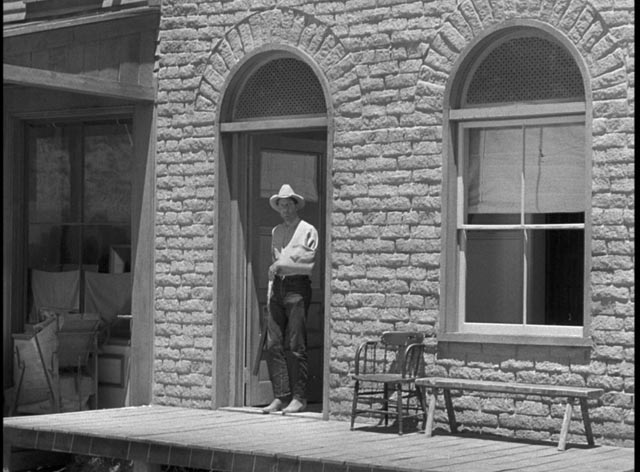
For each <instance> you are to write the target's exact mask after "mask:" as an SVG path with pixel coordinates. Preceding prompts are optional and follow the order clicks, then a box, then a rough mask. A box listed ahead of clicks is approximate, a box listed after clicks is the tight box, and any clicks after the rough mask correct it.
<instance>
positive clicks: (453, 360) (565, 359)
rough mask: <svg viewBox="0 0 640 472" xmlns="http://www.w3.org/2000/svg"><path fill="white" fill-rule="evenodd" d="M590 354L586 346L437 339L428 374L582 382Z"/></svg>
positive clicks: (516, 380) (507, 380)
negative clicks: (437, 342) (446, 341)
mask: <svg viewBox="0 0 640 472" xmlns="http://www.w3.org/2000/svg"><path fill="white" fill-rule="evenodd" d="M590 355H591V348H590V347H588V346H586V347H585V346H571V347H566V346H532V345H527V346H522V345H516V344H483V343H477V344H471V343H455V342H448V343H439V344H438V357H437V359H438V360H437V361H436V365H435V366H431V367H430V368H429V369H428V370H430V372H428V375H437V376H449V377H458V378H471V379H483V380H492V381H496V382H513V381H515V382H522V383H551V384H560V385H572V386H584V385H585V374H584V372H585V371H586V370H587V368H588V366H589V364H590V362H591V359H590ZM576 368H577V369H576Z"/></svg>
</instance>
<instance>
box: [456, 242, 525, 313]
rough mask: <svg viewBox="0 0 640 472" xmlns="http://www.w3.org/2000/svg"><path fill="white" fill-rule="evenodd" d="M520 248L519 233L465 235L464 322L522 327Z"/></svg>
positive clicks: (521, 259)
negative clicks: (514, 324) (506, 324)
mask: <svg viewBox="0 0 640 472" xmlns="http://www.w3.org/2000/svg"><path fill="white" fill-rule="evenodd" d="M523 247H524V246H523V233H522V232H521V231H467V249H466V262H467V274H466V298H465V304H466V313H465V320H466V321H467V322H473V323H516V324H522V320H523V316H522V287H523V283H522V277H523V273H524V271H523V254H524V252H523Z"/></svg>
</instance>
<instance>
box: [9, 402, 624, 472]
mask: <svg viewBox="0 0 640 472" xmlns="http://www.w3.org/2000/svg"><path fill="white" fill-rule="evenodd" d="M3 420H4V421H3V433H4V434H3V440H4V452H5V454H4V460H5V461H6V460H7V456H8V452H9V450H10V449H9V448H10V447H11V446H15V447H25V448H32V449H43V450H54V451H59V452H68V453H73V454H85V455H95V456H104V457H117V458H121V459H129V460H136V461H141V462H146V463H151V464H164V465H179V466H183V467H192V468H200V469H205V470H210V469H211V470H216V471H218V470H219V471H230V472H261V471H273V472H307V471H309V472H315V471H318V472H365V471H367V472H374V471H375V472H382V471H399V472H400V471H402V472H409V471H425V472H469V471H473V472H507V471H514V472H515V471H522V472H546V471H554V472H556V471H557V472H572V471H575V472H626V471H632V470H634V450H633V449H631V448H617V447H607V446H596V447H592V448H591V447H587V446H583V445H577V444H571V443H570V444H569V445H568V448H567V450H566V451H564V452H559V451H558V450H557V449H556V445H555V444H553V443H548V444H547V443H545V444H533V443H530V442H529V443H525V442H519V441H509V440H503V439H497V438H495V437H492V436H491V437H478V436H475V437H468V436H453V435H449V434H440V435H435V436H434V437H432V438H427V437H426V436H425V434H423V433H421V432H412V433H408V434H405V435H403V436H398V435H397V434H390V433H389V432H380V431H375V430H374V428H371V427H362V426H361V427H360V428H357V429H356V430H355V431H350V430H349V423H348V422H343V421H322V420H319V419H316V418H310V417H308V416H297V415H292V416H282V415H276V414H272V415H262V414H250V413H247V412H238V411H228V410H215V411H213V410H196V409H187V408H176V407H165V406H157V405H153V406H141V407H128V408H116V409H109V410H93V411H83V412H73V413H60V414H53V415H38V416H21V417H9V418H4V419H3ZM363 426H364V425H363Z"/></svg>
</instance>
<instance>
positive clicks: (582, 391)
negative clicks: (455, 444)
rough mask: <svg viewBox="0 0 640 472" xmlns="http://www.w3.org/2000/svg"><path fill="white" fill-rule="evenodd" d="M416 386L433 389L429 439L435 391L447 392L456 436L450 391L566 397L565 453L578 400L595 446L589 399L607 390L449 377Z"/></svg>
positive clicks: (429, 430)
mask: <svg viewBox="0 0 640 472" xmlns="http://www.w3.org/2000/svg"><path fill="white" fill-rule="evenodd" d="M416 385H417V386H420V387H422V388H425V389H430V390H431V393H430V394H429V396H428V397H429V406H428V415H427V421H426V425H425V433H426V436H427V437H431V436H432V429H433V417H434V414H435V402H436V391H437V390H439V389H441V390H442V391H443V393H444V399H445V405H446V410H447V416H448V419H449V428H450V430H451V432H452V433H454V434H455V433H457V430H458V428H457V423H456V419H455V411H454V409H453V402H452V400H451V390H467V391H482V392H496V393H508V394H520V395H539V396H546V397H563V398H566V411H565V415H564V419H563V421H562V428H561V432H560V439H559V441H558V450H560V451H564V450H565V448H566V441H567V436H568V434H569V426H570V423H571V417H572V412H573V402H574V401H575V400H576V399H579V401H580V410H581V412H582V421H583V423H584V429H585V435H586V436H587V443H588V444H589V445H590V446H593V445H594V444H595V442H594V440H593V433H592V431H591V422H590V419H589V411H588V408H589V406H588V400H589V399H592V398H599V397H601V396H602V395H603V394H604V390H603V389H601V388H590V387H572V386H567V385H544V384H526V383H516V382H494V381H489V380H473V379H455V378H449V377H425V378H419V379H417V380H416Z"/></svg>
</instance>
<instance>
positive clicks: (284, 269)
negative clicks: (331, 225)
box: [262, 184, 318, 414]
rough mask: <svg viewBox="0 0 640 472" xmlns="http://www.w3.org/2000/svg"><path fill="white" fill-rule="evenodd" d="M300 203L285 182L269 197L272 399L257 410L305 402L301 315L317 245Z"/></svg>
mask: <svg viewBox="0 0 640 472" xmlns="http://www.w3.org/2000/svg"><path fill="white" fill-rule="evenodd" d="M304 203H305V202H304V198H303V197H302V196H301V195H298V194H297V193H295V192H294V191H293V189H292V188H291V186H290V185H288V184H284V185H283V186H282V187H281V188H280V191H279V192H278V193H277V194H275V195H273V196H271V198H270V199H269V204H270V205H271V208H273V209H274V210H276V211H277V212H278V213H280V216H281V217H282V220H283V222H282V223H281V224H279V225H277V226H276V227H275V228H273V231H272V232H271V256H272V260H273V263H272V264H271V266H270V267H269V287H270V290H269V317H268V319H267V350H268V352H269V355H268V356H267V366H268V367H269V376H270V378H271V384H272V387H273V396H274V399H273V401H272V402H271V404H270V405H269V406H267V407H265V408H264V409H263V410H262V411H263V412H264V413H271V412H275V411H280V410H282V412H283V414H286V413H297V412H300V411H303V410H304V409H305V407H306V406H307V400H306V387H307V377H308V370H309V363H308V359H307V330H306V318H307V311H308V309H309V303H310V302H311V279H310V278H309V276H310V275H311V271H312V269H313V265H314V260H315V256H316V251H317V249H318V231H317V230H316V228H314V227H313V225H311V224H309V223H307V222H306V221H304V220H301V219H300V217H299V216H298V211H299V210H300V209H302V208H303V207H304ZM285 342H287V343H288V346H289V349H290V350H291V353H292V354H293V356H294V365H293V366H292V369H291V371H289V369H288V366H287V360H286V357H285V352H284V350H285ZM290 380H291V383H290ZM292 389H293V391H291V390H292ZM287 402H289V403H288V405H287V406H286V407H285V405H286V403H287Z"/></svg>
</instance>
